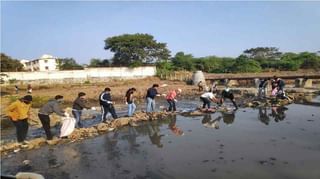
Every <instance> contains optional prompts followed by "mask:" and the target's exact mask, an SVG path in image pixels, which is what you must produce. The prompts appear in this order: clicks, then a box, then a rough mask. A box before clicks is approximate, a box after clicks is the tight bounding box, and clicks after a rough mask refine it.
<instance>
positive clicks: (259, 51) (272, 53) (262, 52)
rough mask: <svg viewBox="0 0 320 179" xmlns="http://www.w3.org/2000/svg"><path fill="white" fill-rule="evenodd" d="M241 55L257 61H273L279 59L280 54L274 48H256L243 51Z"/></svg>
mask: <svg viewBox="0 0 320 179" xmlns="http://www.w3.org/2000/svg"><path fill="white" fill-rule="evenodd" d="M243 55H245V56H247V57H248V58H250V59H254V60H258V61H259V60H263V59H269V60H270V59H273V60H275V59H279V58H280V56H281V52H279V49H278V48H276V47H257V48H251V49H247V50H245V51H244V52H243Z"/></svg>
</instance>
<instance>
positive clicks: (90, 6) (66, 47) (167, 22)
mask: <svg viewBox="0 0 320 179" xmlns="http://www.w3.org/2000/svg"><path fill="white" fill-rule="evenodd" d="M134 33H148V34H151V35H153V36H154V39H155V40H157V41H158V42H162V43H166V44H167V47H168V49H169V50H170V51H171V55H172V56H174V55H175V54H176V53H177V52H179V51H183V52H184V53H186V54H192V55H193V56H195V57H204V56H212V55H215V56H221V57H222V56H224V57H237V56H239V55H240V54H241V53H242V52H243V51H244V50H245V49H249V48H254V47H270V46H273V47H278V48H279V49H280V51H282V52H297V53H298V52H302V51H309V52H317V51H319V50H320V2H277V1H275V2H208V1H202V2H196V1H194V2H192V1H191V2H190V1H188V2H183V1H179V2H172V1H170V2H168V1H157V2H155V1H152V2H150V1H149V2H147V1H136V2H130V1H126V2H123V1H122V2H106V1H94V2H92V1H86V2H84V1H62V2H54V1H43V2H38V1H30V2H26V1H24V2H21V1H20V2H10V1H2V2H1V47H0V48H1V52H2V53H5V54H7V55H9V56H11V57H13V58H15V59H28V60H32V59H36V58H39V57H40V56H41V55H43V54H50V55H53V56H55V57H60V58H67V57H68V58H71V57H72V58H74V59H75V60H76V61H77V62H78V63H80V64H88V63H89V62H90V59H92V58H100V59H110V58H112V56H113V53H111V52H110V51H106V50H104V40H105V39H106V38H108V37H112V36H117V35H122V34H134Z"/></svg>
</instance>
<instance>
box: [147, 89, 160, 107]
mask: <svg viewBox="0 0 320 179" xmlns="http://www.w3.org/2000/svg"><path fill="white" fill-rule="evenodd" d="M158 87H159V85H158V84H153V85H152V87H151V88H149V89H148V91H147V96H146V98H147V112H154V111H155V109H156V101H155V99H154V98H155V97H156V96H159V95H160V94H159V93H158V91H157V89H158Z"/></svg>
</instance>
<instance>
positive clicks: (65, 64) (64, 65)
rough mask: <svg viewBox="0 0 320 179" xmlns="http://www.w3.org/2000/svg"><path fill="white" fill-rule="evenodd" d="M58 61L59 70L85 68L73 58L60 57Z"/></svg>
mask: <svg viewBox="0 0 320 179" xmlns="http://www.w3.org/2000/svg"><path fill="white" fill-rule="evenodd" d="M57 61H58V67H59V70H83V67H82V66H81V65H79V64H78V63H77V62H76V61H75V60H74V59H73V58H60V59H58V60H57Z"/></svg>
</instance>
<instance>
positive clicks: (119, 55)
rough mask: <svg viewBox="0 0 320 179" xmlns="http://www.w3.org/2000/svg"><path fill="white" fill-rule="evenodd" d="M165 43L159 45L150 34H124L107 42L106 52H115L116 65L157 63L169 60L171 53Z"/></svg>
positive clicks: (110, 38)
mask: <svg viewBox="0 0 320 179" xmlns="http://www.w3.org/2000/svg"><path fill="white" fill-rule="evenodd" d="M166 46H167V45H166V44H165V43H158V42H157V41H156V40H154V39H153V36H152V35H149V34H139V33H137V34H124V35H120V36H114V37H109V38H107V39H106V40H105V47H104V49H105V50H110V51H111V52H114V53H115V54H114V56H113V59H112V61H113V64H114V65H125V66H127V65H135V64H143V63H155V62H157V61H158V60H161V59H168V58H169V56H170V51H169V50H168V49H167V47H166Z"/></svg>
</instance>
